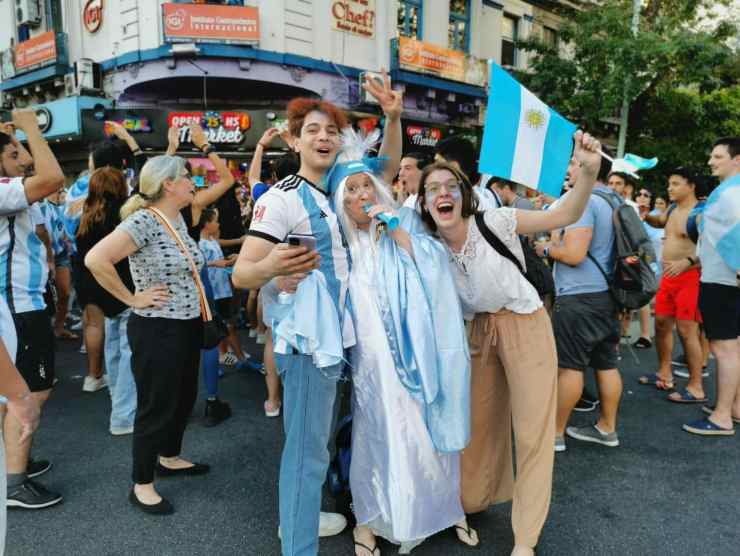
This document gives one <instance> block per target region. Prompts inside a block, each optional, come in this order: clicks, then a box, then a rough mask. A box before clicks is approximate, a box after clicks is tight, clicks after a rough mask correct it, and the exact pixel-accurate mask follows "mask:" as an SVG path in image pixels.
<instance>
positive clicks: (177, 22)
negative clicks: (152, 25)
mask: <svg viewBox="0 0 740 556" xmlns="http://www.w3.org/2000/svg"><path fill="white" fill-rule="evenodd" d="M162 10H163V17H164V38H165V40H166V41H169V42H178V41H180V42H217V43H237V44H257V43H259V40H260V26H259V9H257V8H251V7H241V6H218V5H208V4H164V5H163V6H162Z"/></svg>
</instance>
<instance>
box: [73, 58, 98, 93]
mask: <svg viewBox="0 0 740 556" xmlns="http://www.w3.org/2000/svg"><path fill="white" fill-rule="evenodd" d="M74 80H75V87H77V90H78V91H81V90H84V89H87V90H92V91H99V90H101V89H102V88H103V71H102V69H101V67H100V64H96V63H95V62H93V61H92V60H90V59H89V58H80V59H79V60H77V61H76V62H75V63H74Z"/></svg>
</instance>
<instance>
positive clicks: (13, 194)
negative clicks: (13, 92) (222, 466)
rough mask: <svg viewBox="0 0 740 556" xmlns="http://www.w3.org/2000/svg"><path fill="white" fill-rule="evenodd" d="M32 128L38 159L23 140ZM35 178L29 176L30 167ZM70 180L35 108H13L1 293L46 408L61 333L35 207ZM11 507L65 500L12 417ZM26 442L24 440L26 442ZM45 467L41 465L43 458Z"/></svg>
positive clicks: (0, 128)
mask: <svg viewBox="0 0 740 556" xmlns="http://www.w3.org/2000/svg"><path fill="white" fill-rule="evenodd" d="M15 128H18V129H20V130H22V131H23V132H25V134H26V137H28V145H29V147H30V149H31V153H32V154H33V157H31V155H30V154H29V153H28V151H27V150H26V149H25V148H24V147H23V146H22V145H21V144H20V143H19V142H18V141H17V140H16V138H15ZM32 166H33V167H34V168H35V173H34V174H33V175H32V176H28V177H24V176H26V174H27V173H28V172H29V170H30V168H31V167H32ZM63 182H64V175H63V174H62V170H61V168H60V167H59V163H58V162H57V160H56V158H54V154H53V153H52V152H51V149H50V148H49V145H48V144H47V143H46V141H45V140H44V138H43V136H42V134H41V131H40V130H39V127H38V123H37V121H36V115H35V113H34V112H33V111H31V110H16V111H14V112H13V121H12V123H6V124H0V294H1V295H2V296H3V297H4V298H5V301H6V302H7V304H8V307H9V308H10V312H11V314H12V317H13V321H14V323H15V328H16V334H17V336H18V346H19V349H18V353H17V354H11V356H13V355H15V357H16V366H17V367H18V370H19V371H20V372H21V374H22V375H23V378H24V379H25V381H26V383H27V384H28V387H29V389H30V390H31V393H32V394H31V395H32V396H33V398H34V399H35V401H36V402H37V404H38V406H39V408H41V407H42V406H43V404H44V402H45V401H46V400H47V399H48V397H49V394H50V392H51V387H52V384H53V381H54V336H53V333H52V329H51V320H50V318H49V315H48V313H47V312H46V303H45V302H44V290H45V288H46V279H47V275H48V270H49V269H48V264H47V253H46V247H45V246H44V244H43V243H42V242H41V241H40V240H39V238H38V236H37V235H36V230H35V221H34V218H33V217H32V214H31V212H32V211H31V209H30V207H31V205H32V204H33V203H36V202H38V201H40V200H42V199H43V198H44V197H46V196H48V195H50V194H51V193H53V192H54V191H57V190H58V189H59V188H60V187H61V186H62V184H63ZM4 436H5V442H6V449H7V473H8V502H7V505H8V506H9V507H22V508H28V509H37V508H45V507H47V506H52V505H54V504H57V503H59V502H61V501H62V497H61V496H60V495H58V494H55V493H53V492H50V491H49V490H47V489H46V488H45V487H43V486H42V485H41V484H39V483H37V482H35V481H33V480H32V479H31V478H30V476H37V475H39V474H41V473H43V472H44V471H46V470H48V469H49V468H50V467H51V464H50V463H48V462H46V463H44V464H43V465H41V466H38V465H37V466H34V467H33V468H31V467H30V466H29V452H30V449H31V438H30V436H28V435H23V426H22V425H21V423H19V422H18V420H17V419H15V418H14V417H13V416H12V415H8V417H7V419H6V420H5V424H4ZM21 440H23V441H22V442H21ZM36 463H38V464H41V463H42V462H36Z"/></svg>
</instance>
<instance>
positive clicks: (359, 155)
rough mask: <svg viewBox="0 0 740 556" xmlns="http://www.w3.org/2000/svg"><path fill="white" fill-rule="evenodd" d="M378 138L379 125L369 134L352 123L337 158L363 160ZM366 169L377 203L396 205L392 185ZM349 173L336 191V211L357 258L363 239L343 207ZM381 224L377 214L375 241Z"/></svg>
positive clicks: (373, 224) (372, 225)
mask: <svg viewBox="0 0 740 556" xmlns="http://www.w3.org/2000/svg"><path fill="white" fill-rule="evenodd" d="M379 138H380V131H379V130H377V129H376V130H374V131H373V132H372V133H370V135H368V136H364V135H361V134H359V133H357V132H356V131H355V130H354V129H352V128H351V127H346V128H344V129H343V130H342V150H341V151H340V153H339V155H338V156H337V162H340V163H341V162H352V161H354V160H362V159H363V158H364V157H365V156H367V153H368V152H369V151H370V150H371V149H372V148H373V146H374V145H375V144H376V143H377V142H378V139H379ZM364 173H365V174H367V176H368V177H369V178H370V182H371V183H372V184H373V187H374V188H375V196H376V204H380V205H386V206H389V207H393V208H397V207H398V203H396V201H395V200H394V199H393V195H392V193H391V187H390V186H389V185H388V184H387V183H385V181H384V180H383V178H382V176H378V175H375V174H373V173H372V172H364ZM349 177H351V176H347V177H346V178H344V179H342V180H341V181H340V182H339V185H338V186H337V188H336V191H335V192H334V212H335V213H336V215H337V218H338V219H339V225H340V226H341V227H342V231H343V232H344V237H345V238H346V240H347V244H348V246H349V252H350V255H351V256H352V258H353V259H355V260H357V257H358V255H359V253H358V250H359V248H360V243H359V240H358V237H357V224H355V221H354V220H352V218H350V216H349V215H348V214H347V211H345V210H344V192H345V189H346V186H347V180H348V179H349ZM379 224H380V222H378V220H376V219H375V218H373V219H372V220H371V222H370V238H371V239H372V240H373V241H374V238H375V237H376V232H377V226H378V225H379Z"/></svg>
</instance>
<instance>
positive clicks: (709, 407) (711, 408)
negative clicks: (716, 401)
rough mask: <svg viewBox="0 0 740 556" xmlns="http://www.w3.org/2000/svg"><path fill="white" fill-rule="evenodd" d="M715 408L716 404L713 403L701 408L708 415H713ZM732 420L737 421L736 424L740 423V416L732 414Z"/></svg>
mask: <svg viewBox="0 0 740 556" xmlns="http://www.w3.org/2000/svg"><path fill="white" fill-rule="evenodd" d="M714 408H715V406H713V405H703V406H701V410H702V411H703V412H704V413H706V414H707V415H711V414H712V413H714ZM732 422H733V423H735V424H736V425H740V417H735V416H734V415H732Z"/></svg>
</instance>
